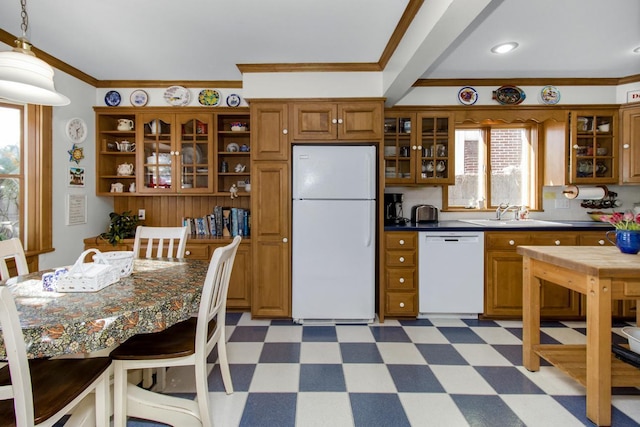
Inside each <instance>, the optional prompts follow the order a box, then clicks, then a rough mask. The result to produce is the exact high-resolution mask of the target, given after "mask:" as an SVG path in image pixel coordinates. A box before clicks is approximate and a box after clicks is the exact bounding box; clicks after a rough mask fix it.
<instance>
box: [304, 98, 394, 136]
mask: <svg viewBox="0 0 640 427" xmlns="http://www.w3.org/2000/svg"><path fill="white" fill-rule="evenodd" d="M382 109H383V106H382V102H371V101H345V102H337V103H334V102H327V101H318V102H293V103H292V117H293V123H292V124H293V126H292V127H293V134H292V138H293V140H294V141H302V142H304V141H354V140H357V141H377V140H379V139H380V138H381V137H382Z"/></svg>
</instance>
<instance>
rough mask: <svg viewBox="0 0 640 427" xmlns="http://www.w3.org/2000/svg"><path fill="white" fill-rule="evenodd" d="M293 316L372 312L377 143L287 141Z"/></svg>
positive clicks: (348, 317) (366, 318)
mask: <svg viewBox="0 0 640 427" xmlns="http://www.w3.org/2000/svg"><path fill="white" fill-rule="evenodd" d="M292 194H293V206H292V209H293V212H292V214H293V218H292V224H293V229H292V248H291V249H292V314H293V320H294V321H296V322H298V323H304V322H305V321H313V320H316V321H317V320H321V321H334V322H349V323H361V322H362V323H369V322H372V321H373V320H374V317H375V302H374V300H375V247H376V239H375V236H376V226H375V224H376V207H375V206H376V200H375V199H376V148H375V146H368V145H367V146H344V145H341V146H329V145H324V146H319V145H295V146H294V147H293V191H292Z"/></svg>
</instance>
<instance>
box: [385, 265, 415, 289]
mask: <svg viewBox="0 0 640 427" xmlns="http://www.w3.org/2000/svg"><path fill="white" fill-rule="evenodd" d="M386 271H387V280H386V283H387V289H396V290H415V289H416V280H415V277H416V269H415V268H387V270H386Z"/></svg>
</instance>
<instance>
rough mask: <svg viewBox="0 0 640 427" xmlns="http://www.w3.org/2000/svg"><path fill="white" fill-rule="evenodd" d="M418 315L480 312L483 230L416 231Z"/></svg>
mask: <svg viewBox="0 0 640 427" xmlns="http://www.w3.org/2000/svg"><path fill="white" fill-rule="evenodd" d="M418 236H419V243H418V258H419V266H418V283H419V310H418V311H419V313H420V315H419V317H428V316H431V317H433V315H438V316H440V317H443V316H444V315H446V316H445V317H473V318H477V317H478V313H482V312H483V311H484V233H482V232H466V231H464V232H454V231H451V232H439V231H433V232H431V231H429V232H419V233H418Z"/></svg>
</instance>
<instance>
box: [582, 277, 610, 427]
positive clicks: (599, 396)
mask: <svg viewBox="0 0 640 427" xmlns="http://www.w3.org/2000/svg"><path fill="white" fill-rule="evenodd" d="M587 418H589V419H590V420H591V421H593V422H594V423H596V425H599V426H609V425H611V280H599V279H598V277H595V276H589V277H588V278H587Z"/></svg>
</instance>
